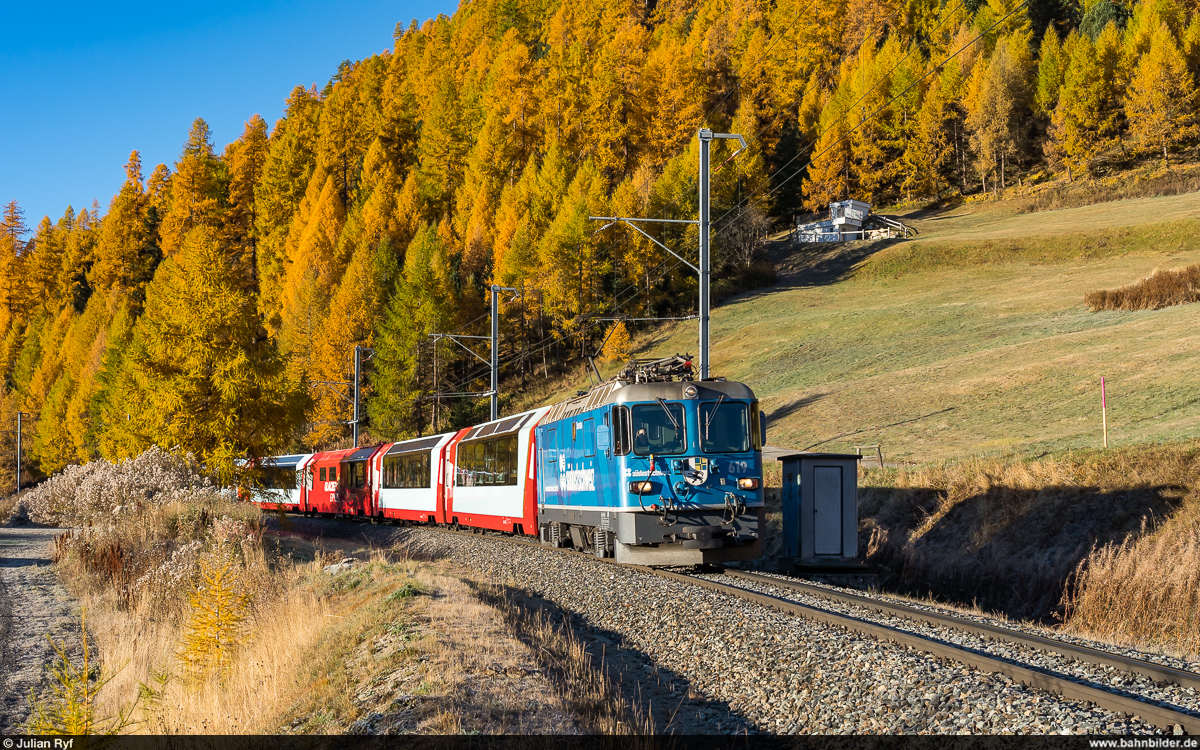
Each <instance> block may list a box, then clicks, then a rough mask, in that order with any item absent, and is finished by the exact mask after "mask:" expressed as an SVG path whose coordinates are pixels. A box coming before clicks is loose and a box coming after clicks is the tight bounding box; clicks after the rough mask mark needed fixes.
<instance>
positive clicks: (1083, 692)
mask: <svg viewBox="0 0 1200 750" xmlns="http://www.w3.org/2000/svg"><path fill="white" fill-rule="evenodd" d="M417 526H418V527H424V528H435V529H438V530H439V531H443V532H448V533H451V534H461V535H465V536H479V535H483V536H488V537H490V538H493V539H502V540H505V541H509V542H515V543H517V544H523V545H527V546H530V547H537V548H539V549H544V550H555V551H558V552H566V553H569V554H576V555H581V556H585V557H588V558H590V559H592V560H596V561H598V562H604V563H607V564H610V565H616V566H618V567H621V568H625V569H628V570H636V571H638V572H641V573H645V574H647V575H652V576H657V577H659V578H664V579H667V580H670V581H675V582H678V583H685V584H691V585H693V586H699V587H701V588H705V589H708V590H710V591H715V592H717V593H721V594H725V595H727V596H733V597H736V598H739V599H743V600H745V601H748V602H751V603H754V604H759V605H761V606H764V607H767V608H770V609H774V610H777V611H780V612H784V613H786V614H790V615H795V616H798V617H803V618H805V619H808V620H813V621H814V622H820V623H822V624H825V625H832V626H834V627H840V628H843V629H845V630H849V631H852V632H857V633H861V634H863V635H867V636H871V637H873V638H877V639H879V640H881V641H891V642H893V643H896V644H899V645H901V646H906V647H910V648H913V649H915V650H917V651H923V652H926V653H929V654H932V655H933V656H935V657H937V658H940V659H948V660H950V661H956V662H958V663H960V664H965V665H966V666H969V667H973V668H975V669H978V670H980V671H982V672H993V673H996V674H1002V675H1005V676H1007V677H1010V678H1012V679H1014V680H1016V681H1017V682H1020V683H1021V684H1023V685H1028V686H1029V687H1032V688H1036V689H1038V690H1043V691H1046V692H1048V693H1057V694H1058V695H1061V696H1063V697H1064V698H1067V699H1069V700H1076V701H1081V702H1084V703H1091V704H1094V705H1096V706H1098V707H1100V708H1103V709H1105V710H1108V711H1113V712H1115V713H1119V714H1125V715H1129V716H1134V717H1139V718H1141V719H1143V720H1145V721H1147V722H1149V723H1151V724H1154V725H1156V726H1158V727H1160V728H1163V729H1166V730H1168V731H1172V730H1174V728H1175V727H1177V726H1178V727H1180V728H1181V729H1183V731H1185V732H1187V733H1188V734H1192V735H1195V734H1200V716H1196V715H1194V714H1190V713H1186V712H1183V711H1177V710H1174V709H1171V708H1167V707H1165V706H1160V705H1158V704H1157V703H1151V702H1150V701H1151V700H1153V699H1150V698H1147V699H1145V700H1139V699H1137V698H1130V697H1128V696H1124V695H1120V694H1117V693H1115V692H1112V690H1110V689H1106V688H1102V687H1092V686H1091V685H1085V684H1083V683H1081V682H1076V681H1075V680H1073V679H1069V678H1067V677H1060V676H1057V675H1053V674H1047V673H1046V672H1042V671H1038V670H1035V669H1030V668H1029V667H1023V666H1020V665H1017V664H1013V663H1011V662H1008V661H1004V660H1002V659H999V658H996V657H993V656H988V655H986V654H981V653H979V652H977V651H972V650H970V649H967V648H965V647H963V646H956V645H953V644H949V643H943V642H942V641H938V640H935V639H932V638H930V637H929V636H923V635H919V634H917V633H911V632H909V631H906V630H901V629H899V628H894V627H891V626H889V625H883V624H880V623H875V622H870V621H869V620H863V619H860V618H857V617H852V616H850V615H844V614H841V613H838V612H833V611H830V610H827V609H821V608H820V607H814V606H811V605H808V604H801V603H799V602H794V601H791V600H789V599H784V598H782V597H778V596H772V595H770V594H763V593H761V592H758V591H751V590H749V589H745V588H741V587H739V586H733V585H730V584H726V583H719V582H717V581H712V580H708V579H706V578H699V577H697V576H695V575H688V574H684V573H676V572H674V571H670V570H663V569H661V568H649V567H646V566H644V565H628V564H621V563H617V562H615V561H613V560H611V559H607V558H597V557H595V556H594V555H591V554H589V553H586V552H580V551H578V550H571V549H566V548H554V547H547V546H545V545H543V544H541V543H540V542H536V541H532V540H525V539H517V538H515V537H512V536H509V535H507V534H505V533H504V532H492V531H491V530H488V529H480V530H479V531H457V530H454V529H446V528H438V527H436V526H433V527H430V526H425V525H423V524H420V525H417ZM730 572H731V571H728V570H726V571H725V574H726V575H729V574H730ZM731 577H742V578H745V579H747V580H756V581H757V580H759V579H762V580H765V581H767V582H770V583H775V584H778V583H780V581H779V579H776V578H770V577H767V576H758V575H755V574H752V573H744V572H741V571H738V572H737V574H735V575H733V576H731ZM782 583H793V582H790V581H784V582H782ZM794 583H795V586H796V587H797V588H799V587H802V586H804V585H805V584H801V583H799V582H794ZM783 588H789V587H788V586H783ZM843 596H847V597H849V596H854V595H852V594H846V595H843ZM858 598H862V599H864V600H866V601H867V602H869V606H875V605H876V604H877V600H874V599H869V598H868V597H858ZM888 606H895V607H900V606H902V605H888ZM918 611H919V610H918ZM971 625H972V626H973V627H978V623H971ZM953 627H956V628H957V627H958V623H955V624H954V626H953ZM960 629H965V628H960ZM1093 650H1094V649H1093ZM1113 656H1114V657H1116V656H1117V655H1115V654H1114V655H1113ZM1119 658H1122V659H1128V658H1127V657H1119ZM1129 661H1134V662H1137V661H1140V660H1136V659H1133V660H1129ZM1142 666H1148V667H1158V666H1159V665H1151V664H1150V662H1144V663H1143V664H1142ZM1164 669H1165V668H1164ZM1173 671H1175V672H1179V673H1180V674H1181V675H1192V676H1193V677H1197V675H1194V674H1193V673H1189V672H1183V671H1182V670H1173Z"/></svg>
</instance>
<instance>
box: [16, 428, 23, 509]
mask: <svg viewBox="0 0 1200 750" xmlns="http://www.w3.org/2000/svg"><path fill="white" fill-rule="evenodd" d="M21 416H22V414H21V412H17V494H18V495H20V494H21Z"/></svg>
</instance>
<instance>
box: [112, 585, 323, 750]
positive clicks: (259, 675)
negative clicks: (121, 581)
mask: <svg viewBox="0 0 1200 750" xmlns="http://www.w3.org/2000/svg"><path fill="white" fill-rule="evenodd" d="M306 572H308V571H306V570H305V569H304V568H296V569H293V570H292V571H291V572H290V577H292V578H293V579H295V578H298V577H299V576H302V575H304V574H305V573H306ZM287 588H288V593H287V594H286V595H283V596H281V597H278V598H276V599H273V600H271V601H270V602H268V603H265V604H260V606H259V607H258V609H257V610H256V611H255V613H254V615H253V620H252V627H251V629H250V631H249V633H248V637H247V640H246V642H245V643H244V645H243V647H242V648H241V649H240V650H239V652H238V654H237V656H236V657H235V661H234V663H233V665H232V668H231V669H230V670H229V671H228V672H227V673H226V674H225V675H224V676H223V677H221V678H217V677H215V676H214V677H212V678H209V679H204V678H201V679H190V678H189V677H188V676H187V675H186V674H185V673H184V672H183V671H182V669H181V668H180V663H179V659H178V654H179V646H180V642H181V640H182V637H183V626H182V623H181V622H180V621H179V620H178V619H177V618H174V617H163V616H162V613H160V612H158V611H155V609H154V608H153V607H152V606H151V605H149V604H148V603H145V602H142V603H139V605H138V606H137V607H136V608H134V609H124V610H123V609H120V608H118V607H113V606H108V607H101V608H98V610H99V612H98V613H97V614H94V615H93V628H94V632H95V637H96V641H97V642H98V645H99V646H100V651H101V654H102V657H103V660H104V661H105V662H106V663H108V664H115V665H118V666H120V665H123V666H124V669H122V670H121V672H119V673H118V674H117V675H116V677H114V679H113V680H112V682H111V683H109V685H108V686H107V687H106V689H105V690H104V691H103V692H102V693H101V695H100V704H99V705H100V708H101V710H111V708H112V707H115V706H119V705H120V704H121V702H122V701H123V700H126V699H127V697H128V696H131V695H137V694H138V693H139V692H140V691H141V692H146V700H145V702H144V705H143V708H144V711H143V714H142V716H141V717H140V719H141V721H142V723H141V724H140V725H138V726H137V727H136V731H138V732H144V733H149V734H255V733H260V732H268V733H269V732H272V731H274V729H275V727H276V726H277V723H278V718H279V716H281V715H282V714H283V713H284V711H285V710H286V709H287V708H288V707H289V706H290V705H291V703H292V701H293V700H294V698H295V694H294V692H293V689H294V684H293V683H291V682H290V681H289V677H290V676H292V675H295V674H296V673H297V672H299V671H300V670H301V669H302V668H303V667H304V666H305V665H306V664H307V662H308V659H310V657H311V650H312V646H313V644H314V643H315V642H316V640H317V638H318V636H319V635H320V633H321V630H322V628H323V627H324V626H325V625H326V620H325V618H324V617H323V615H324V614H325V612H326V609H325V607H324V605H323V604H322V603H321V602H320V601H319V600H318V599H317V597H315V596H313V595H312V594H311V593H308V592H306V591H304V590H303V589H301V588H297V587H294V586H289V587H287ZM93 611H94V612H96V611H97V610H93ZM147 688H148V689H149V691H153V692H152V693H151V692H148V691H147V690H146V689H147Z"/></svg>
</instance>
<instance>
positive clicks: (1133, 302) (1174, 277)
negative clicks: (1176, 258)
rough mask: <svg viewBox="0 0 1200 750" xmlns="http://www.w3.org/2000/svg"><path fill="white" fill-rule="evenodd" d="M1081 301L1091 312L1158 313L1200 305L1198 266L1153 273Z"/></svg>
mask: <svg viewBox="0 0 1200 750" xmlns="http://www.w3.org/2000/svg"><path fill="white" fill-rule="evenodd" d="M1083 301H1084V302H1085V303H1086V304H1087V306H1088V307H1090V308H1091V309H1092V312H1100V311H1101V310H1161V309H1162V308H1164V307H1170V306H1171V305H1186V304H1188V303H1190V302H1200V264H1197V265H1193V266H1188V267H1187V268H1184V269H1181V270H1178V271H1157V270H1156V271H1155V272H1154V273H1152V274H1150V275H1149V276H1147V277H1146V278H1144V279H1142V280H1141V281H1139V282H1137V283H1136V284H1130V285H1128V286H1123V287H1121V288H1119V289H1110V290H1104V289H1101V290H1099V291H1095V292H1091V293H1089V294H1088V295H1087V296H1085V297H1084V298H1083Z"/></svg>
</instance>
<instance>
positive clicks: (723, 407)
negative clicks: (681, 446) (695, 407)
mask: <svg viewBox="0 0 1200 750" xmlns="http://www.w3.org/2000/svg"><path fill="white" fill-rule="evenodd" d="M700 448H701V450H703V451H704V452H705V453H745V452H746V451H748V450H750V409H749V407H747V405H746V404H744V403H740V402H738V401H725V400H724V398H722V399H720V400H717V401H709V402H707V403H703V404H700Z"/></svg>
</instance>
